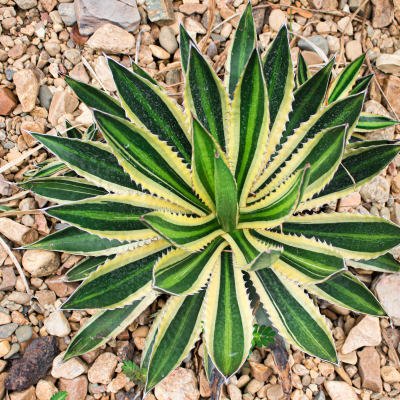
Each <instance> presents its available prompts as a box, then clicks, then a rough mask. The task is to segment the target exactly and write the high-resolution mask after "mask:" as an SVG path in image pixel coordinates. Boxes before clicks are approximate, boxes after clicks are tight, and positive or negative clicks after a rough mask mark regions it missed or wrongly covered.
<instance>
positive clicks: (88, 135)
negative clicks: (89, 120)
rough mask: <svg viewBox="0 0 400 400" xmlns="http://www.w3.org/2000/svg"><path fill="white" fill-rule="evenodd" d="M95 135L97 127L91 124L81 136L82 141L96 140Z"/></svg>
mask: <svg viewBox="0 0 400 400" xmlns="http://www.w3.org/2000/svg"><path fill="white" fill-rule="evenodd" d="M96 135H97V127H96V125H95V124H94V123H93V124H92V125H90V126H89V127H88V128H87V129H86V132H85V134H84V135H83V140H90V141H93V140H94V139H95V138H96Z"/></svg>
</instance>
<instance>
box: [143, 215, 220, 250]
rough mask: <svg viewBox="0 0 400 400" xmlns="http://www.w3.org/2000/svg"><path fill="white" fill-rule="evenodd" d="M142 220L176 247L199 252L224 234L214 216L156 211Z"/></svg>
mask: <svg viewBox="0 0 400 400" xmlns="http://www.w3.org/2000/svg"><path fill="white" fill-rule="evenodd" d="M141 220H142V221H143V222H144V223H146V224H147V225H148V226H149V227H151V229H152V230H153V231H154V232H157V233H158V234H159V235H160V236H162V237H163V238H165V240H167V241H168V242H169V243H171V244H173V245H174V246H177V247H181V248H183V249H186V250H189V251H197V250H200V249H201V248H203V247H204V246H205V245H207V244H208V243H209V242H211V241H212V240H213V239H215V238H216V237H218V236H220V235H221V234H223V233H224V231H223V230H222V229H221V228H220V226H219V223H218V220H217V219H216V218H215V216H214V215H209V216H207V217H204V218H194V217H190V216H187V215H177V214H172V213H167V212H162V211H155V212H152V213H150V214H146V215H144V216H143V217H142V218H141Z"/></svg>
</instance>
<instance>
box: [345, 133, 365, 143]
mask: <svg viewBox="0 0 400 400" xmlns="http://www.w3.org/2000/svg"><path fill="white" fill-rule="evenodd" d="M356 142H357V143H358V142H368V140H367V139H365V136H363V135H360V134H359V133H355V132H353V134H352V135H351V136H350V139H349V143H356Z"/></svg>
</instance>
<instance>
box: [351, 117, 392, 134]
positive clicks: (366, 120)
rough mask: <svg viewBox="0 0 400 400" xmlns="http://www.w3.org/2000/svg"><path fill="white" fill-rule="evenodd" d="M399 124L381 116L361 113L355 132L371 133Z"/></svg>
mask: <svg viewBox="0 0 400 400" xmlns="http://www.w3.org/2000/svg"><path fill="white" fill-rule="evenodd" d="M398 124H400V122H399V121H396V120H394V119H391V118H389V117H383V116H382V115H377V114H370V113H361V115H360V119H359V120H358V122H357V126H356V129H355V131H356V132H373V131H376V130H378V129H383V128H387V127H389V126H395V125H398Z"/></svg>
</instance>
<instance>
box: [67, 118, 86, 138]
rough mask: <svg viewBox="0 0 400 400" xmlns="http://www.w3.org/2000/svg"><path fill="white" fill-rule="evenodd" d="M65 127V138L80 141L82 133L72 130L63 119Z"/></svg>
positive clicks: (68, 123)
mask: <svg viewBox="0 0 400 400" xmlns="http://www.w3.org/2000/svg"><path fill="white" fill-rule="evenodd" d="M65 125H66V127H67V136H68V137H69V138H70V139H82V133H81V132H80V131H79V129H77V128H74V127H73V126H72V124H71V123H70V122H69V121H68V120H67V119H65Z"/></svg>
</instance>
